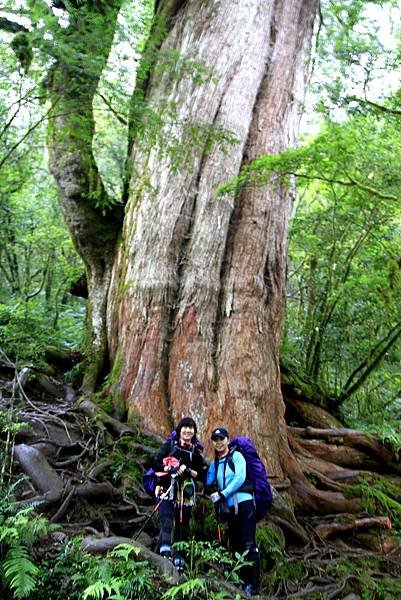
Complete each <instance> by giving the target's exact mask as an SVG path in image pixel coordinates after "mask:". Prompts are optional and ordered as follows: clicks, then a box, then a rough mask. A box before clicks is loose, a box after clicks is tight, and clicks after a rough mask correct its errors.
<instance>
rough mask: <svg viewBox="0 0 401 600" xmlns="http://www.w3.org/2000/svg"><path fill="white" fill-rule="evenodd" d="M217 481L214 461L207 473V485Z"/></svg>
mask: <svg viewBox="0 0 401 600" xmlns="http://www.w3.org/2000/svg"><path fill="white" fill-rule="evenodd" d="M215 481H216V471H215V467H214V461H212V462H211V463H210V465H209V468H208V470H207V475H206V486H210V485H212V484H213V483H214V482H215Z"/></svg>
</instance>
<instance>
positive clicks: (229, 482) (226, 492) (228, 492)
mask: <svg viewBox="0 0 401 600" xmlns="http://www.w3.org/2000/svg"><path fill="white" fill-rule="evenodd" d="M232 459H233V462H234V466H235V473H233V471H232V470H231V469H230V467H229V466H228V465H227V468H226V486H225V488H224V489H222V488H221V487H220V485H221V484H222V483H223V468H224V467H223V465H219V469H218V482H219V487H220V490H221V493H222V494H223V496H224V497H225V498H226V499H227V500H228V499H229V498H230V496H232V495H233V494H235V492H237V491H238V490H239V489H240V487H241V485H242V484H243V483H244V481H245V479H246V461H245V458H244V457H243V456H242V454H241V453H240V452H234V453H233V455H232ZM220 471H221V478H220Z"/></svg>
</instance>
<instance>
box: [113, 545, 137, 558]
mask: <svg viewBox="0 0 401 600" xmlns="http://www.w3.org/2000/svg"><path fill="white" fill-rule="evenodd" d="M140 551H141V549H140V548H138V547H137V546H131V544H119V545H118V546H116V547H115V548H113V550H110V552H108V553H107V555H108V556H110V557H115V558H123V559H124V560H126V561H127V560H128V558H129V556H130V554H132V553H134V554H135V555H136V556H138V554H139V553H140Z"/></svg>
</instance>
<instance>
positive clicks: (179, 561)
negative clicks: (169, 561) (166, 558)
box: [173, 555, 185, 573]
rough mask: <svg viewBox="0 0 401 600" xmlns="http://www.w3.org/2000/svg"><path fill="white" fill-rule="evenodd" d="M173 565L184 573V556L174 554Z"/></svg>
mask: <svg viewBox="0 0 401 600" xmlns="http://www.w3.org/2000/svg"><path fill="white" fill-rule="evenodd" d="M173 565H174V566H175V568H176V569H177V571H179V572H180V573H182V572H183V570H184V568H185V560H184V559H183V558H182V556H179V555H177V556H174V559H173Z"/></svg>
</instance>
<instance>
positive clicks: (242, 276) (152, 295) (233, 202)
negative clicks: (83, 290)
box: [108, 0, 317, 480]
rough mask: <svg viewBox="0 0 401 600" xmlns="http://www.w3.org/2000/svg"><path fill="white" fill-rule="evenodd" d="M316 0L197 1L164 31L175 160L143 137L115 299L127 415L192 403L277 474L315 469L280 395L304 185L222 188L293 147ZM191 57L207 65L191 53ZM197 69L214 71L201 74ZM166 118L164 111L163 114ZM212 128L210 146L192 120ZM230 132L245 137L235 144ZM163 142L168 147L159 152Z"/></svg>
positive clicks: (162, 425) (162, 89)
mask: <svg viewBox="0 0 401 600" xmlns="http://www.w3.org/2000/svg"><path fill="white" fill-rule="evenodd" d="M316 7H317V1H316V0H294V1H292V2H286V1H284V0H276V1H275V2H261V1H260V0H246V1H244V0H241V1H240V0H221V1H220V2H219V3H218V4H216V3H212V2H199V0H188V1H187V2H186V3H183V5H182V6H181V7H180V9H179V11H178V12H177V14H176V16H175V20H174V25H173V27H172V29H171V31H170V32H169V34H168V36H167V38H166V40H165V41H164V43H163V45H162V48H161V51H162V56H163V55H164V56H165V55H168V53H172V52H175V51H177V50H178V51H179V53H180V59H179V61H178V64H177V66H176V70H177V71H178V72H180V76H179V77H174V76H173V74H172V73H171V72H170V73H167V72H165V71H164V72H163V71H160V72H158V71H157V68H156V71H155V74H154V75H153V76H152V78H151V79H150V80H149V86H148V91H147V93H148V98H149V106H150V107H152V108H153V109H154V111H155V112H157V113H158V114H163V109H165V106H166V103H167V104H168V107H169V110H170V111H171V110H173V113H174V114H173V117H172V118H171V119H170V121H168V120H167V119H165V121H164V126H163V129H162V134H163V136H165V139H166V143H167V140H168V139H170V140H171V136H172V135H174V136H175V138H176V140H177V144H178V147H179V150H180V152H181V154H180V156H179V164H178V167H177V165H175V167H176V168H175V169H172V167H171V156H170V155H169V153H168V151H167V150H166V149H165V148H163V147H157V146H153V147H148V148H146V147H144V145H142V147H141V148H138V147H137V148H136V150H135V151H134V155H133V163H134V164H135V175H134V176H133V178H132V181H131V193H130V201H129V204H128V207H127V211H126V219H125V223H124V233H123V240H122V243H121V246H120V249H119V254H118V258H117V260H116V262H115V265H114V270H113V282H112V286H111V291H110V294H109V305H108V326H109V327H108V336H109V346H110V348H111V353H112V358H113V360H114V362H115V363H117V362H120V364H121V370H120V374H119V378H118V383H117V384H116V389H117V390H118V392H119V393H120V394H121V395H122V397H123V398H124V400H125V402H126V405H127V407H128V412H129V416H130V417H133V416H134V415H136V414H139V415H140V416H142V418H143V420H144V422H145V424H146V425H147V426H148V427H149V428H151V429H154V430H156V431H158V432H163V433H167V432H168V431H169V429H170V428H171V427H172V425H173V423H174V422H175V421H176V420H177V419H178V418H179V417H181V416H183V415H186V414H191V415H192V416H193V417H194V418H195V419H196V421H197V422H198V425H199V428H200V431H201V432H202V437H203V438H204V439H206V438H208V436H209V434H210V431H211V429H212V428H213V427H215V426H216V425H219V424H224V425H225V426H227V427H228V429H229V431H230V433H231V434H232V435H234V434H238V433H241V434H250V435H252V437H253V438H254V440H255V442H256V444H257V446H258V448H259V450H260V452H261V454H262V456H263V458H264V459H265V460H266V462H267V463H268V466H269V470H270V472H271V473H272V474H273V475H275V476H276V477H277V478H278V479H282V478H283V477H284V472H288V473H289V474H290V476H291V477H293V478H298V479H301V480H302V479H303V477H302V474H301V472H300V470H299V468H298V467H297V464H296V461H295V459H294V458H293V456H292V454H291V452H290V450H289V447H288V443H287V437H286V430H285V423H284V404H283V401H282V396H281V391H280V373H279V340H280V332H281V324H282V319H283V312H284V285H285V275H286V252H287V241H286V240H287V227H288V220H289V216H290V212H291V202H292V191H291V189H290V188H285V187H284V186H283V185H282V184H281V183H279V182H278V181H276V180H275V179H274V178H272V179H271V181H270V183H269V184H268V185H266V186H264V187H263V188H256V187H255V188H253V189H248V190H243V191H242V192H240V193H238V194H237V195H236V196H235V197H232V196H231V195H229V194H224V195H220V196H219V195H217V194H216V190H217V188H218V186H219V185H221V184H224V183H227V182H229V181H231V180H232V179H233V178H234V177H236V176H237V175H238V174H239V173H240V170H241V168H242V167H243V166H244V165H246V164H248V163H249V162H250V161H252V160H253V159H255V158H257V157H258V156H260V155H261V154H264V153H274V152H279V151H281V150H283V149H285V148H287V147H288V146H291V145H293V144H294V143H295V140H296V134H297V129H298V122H299V117H300V112H301V110H300V102H301V101H302V99H303V95H304V87H305V78H306V72H307V58H308V51H309V47H310V42H311V35H312V26H313V20H314V15H315V11H316ZM190 61H195V62H192V63H191V62H190ZM188 64H192V65H193V64H198V65H201V66H202V68H203V73H206V76H204V77H203V81H202V82H201V83H198V82H197V81H196V80H195V78H194V77H193V75H192V73H188V68H185V67H186V66H187V65H188ZM164 114H166V113H164ZM195 124H197V125H200V130H201V131H203V132H208V134H207V135H206V136H205V137H204V140H203V141H202V142H201V143H198V144H196V143H194V141H193V138H191V134H188V130H189V129H190V128H189V127H188V126H189V125H195ZM217 131H220V132H221V135H222V137H224V136H225V137H227V135H228V132H229V133H230V136H231V138H232V137H235V139H236V142H235V143H234V144H232V145H230V147H228V148H227V147H226V145H225V144H224V143H223V142H222V139H221V138H220V139H217V140H216V139H215V140H214V143H212V141H213V139H211V133H210V132H213V135H215V133H216V132H217ZM163 150H164V151H163Z"/></svg>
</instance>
